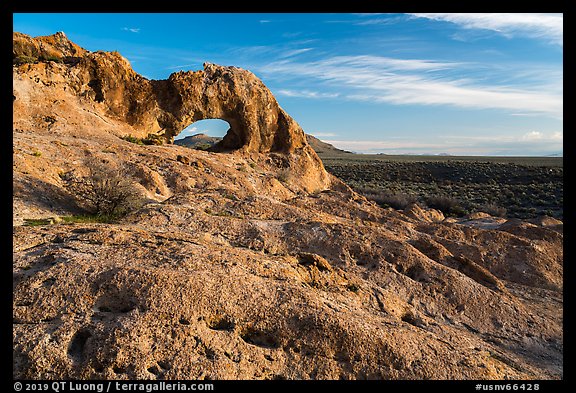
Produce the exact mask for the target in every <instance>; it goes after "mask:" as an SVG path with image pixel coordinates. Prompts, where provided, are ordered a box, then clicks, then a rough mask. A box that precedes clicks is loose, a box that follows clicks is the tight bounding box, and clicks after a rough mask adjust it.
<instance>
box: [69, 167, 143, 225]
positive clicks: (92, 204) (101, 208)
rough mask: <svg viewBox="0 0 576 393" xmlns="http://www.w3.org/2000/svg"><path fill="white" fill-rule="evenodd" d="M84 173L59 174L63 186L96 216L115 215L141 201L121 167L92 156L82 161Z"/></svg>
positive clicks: (126, 211) (122, 212)
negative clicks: (86, 170) (81, 174)
mask: <svg viewBox="0 0 576 393" xmlns="http://www.w3.org/2000/svg"><path fill="white" fill-rule="evenodd" d="M85 165H86V168H87V169H88V174H87V175H86V176H83V177H80V176H77V175H76V174H75V173H73V172H68V173H65V174H63V175H61V178H62V180H63V181H64V185H65V187H66V189H67V190H68V191H69V192H70V193H71V194H72V195H73V196H74V197H75V198H76V199H77V200H78V202H79V203H80V205H82V206H83V207H84V208H85V209H86V210H87V211H88V212H90V213H92V214H95V215H97V216H113V217H119V216H122V215H125V214H127V213H129V212H130V211H133V210H135V209H137V208H138V207H140V206H141V205H142V203H143V198H142V195H141V193H140V192H139V191H138V189H137V188H136V187H135V184H134V183H135V181H134V180H133V179H132V177H131V175H130V173H129V172H128V170H127V169H126V168H125V167H120V168H114V167H112V166H110V165H109V164H106V163H105V162H103V161H101V160H97V159H95V158H89V159H87V160H86V161H85Z"/></svg>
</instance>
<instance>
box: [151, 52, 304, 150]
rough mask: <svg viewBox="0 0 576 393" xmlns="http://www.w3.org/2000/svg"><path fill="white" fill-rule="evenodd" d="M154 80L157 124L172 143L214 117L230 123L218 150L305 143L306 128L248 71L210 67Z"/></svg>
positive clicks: (292, 146) (289, 147)
mask: <svg viewBox="0 0 576 393" xmlns="http://www.w3.org/2000/svg"><path fill="white" fill-rule="evenodd" d="M152 82H153V83H152V88H153V90H154V93H155V94H154V96H155V97H156V99H157V101H158V106H159V107H160V108H161V109H162V112H161V113H160V116H158V124H159V125H160V126H161V127H162V128H163V130H164V135H165V137H166V138H167V139H168V140H172V139H173V138H174V136H176V135H178V133H179V132H180V131H181V130H183V129H184V128H185V127H186V126H187V125H189V124H192V123H194V122H196V121H199V120H204V119H214V118H216V119H222V120H225V121H227V122H228V123H229V124H230V130H229V131H228V133H227V134H226V136H225V137H224V139H223V140H222V142H220V143H219V144H218V146H217V147H216V149H217V150H222V151H226V150H242V151H245V152H260V153H262V152H293V151H295V150H296V149H300V148H303V147H304V146H306V145H307V143H306V138H305V136H304V131H303V130H302V128H300V126H299V125H298V123H296V122H295V121H294V120H293V119H292V118H291V117H290V116H289V115H288V114H287V113H286V112H284V110H283V109H282V108H281V107H280V105H278V102H277V101H276V99H275V98H274V96H273V95H272V93H271V92H270V90H268V88H267V87H266V86H265V85H264V83H262V81H261V80H260V79H258V78H257V77H256V76H255V75H254V74H253V73H251V72H250V71H246V70H243V69H241V68H237V67H225V66H219V65H216V64H210V63H207V64H204V70H202V71H194V72H192V71H188V72H177V73H174V74H172V75H170V77H169V78H168V79H167V80H165V81H152ZM166 92H168V93H169V94H166Z"/></svg>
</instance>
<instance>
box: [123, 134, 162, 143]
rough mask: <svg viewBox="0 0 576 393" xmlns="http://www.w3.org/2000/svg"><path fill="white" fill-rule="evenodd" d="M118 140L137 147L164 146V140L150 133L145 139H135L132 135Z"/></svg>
mask: <svg viewBox="0 0 576 393" xmlns="http://www.w3.org/2000/svg"><path fill="white" fill-rule="evenodd" d="M120 138H121V139H124V140H125V141H127V142H130V143H135V144H137V145H163V144H164V139H163V137H162V136H161V135H158V134H152V133H150V134H148V136H146V138H137V137H135V136H132V135H127V136H123V137H120Z"/></svg>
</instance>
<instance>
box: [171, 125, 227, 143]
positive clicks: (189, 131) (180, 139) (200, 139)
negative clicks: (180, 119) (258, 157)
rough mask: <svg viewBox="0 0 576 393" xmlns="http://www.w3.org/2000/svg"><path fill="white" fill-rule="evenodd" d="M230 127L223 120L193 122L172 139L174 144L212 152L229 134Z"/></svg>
mask: <svg viewBox="0 0 576 393" xmlns="http://www.w3.org/2000/svg"><path fill="white" fill-rule="evenodd" d="M230 129H231V125H230V123H228V122H227V121H226V120H223V119H203V120H198V121H195V122H194V123H192V124H190V125H189V126H188V127H186V128H185V129H183V130H182V131H180V133H179V134H178V135H176V136H175V137H174V144H176V145H180V146H186V147H190V148H194V149H199V150H209V149H210V150H212V148H213V147H214V146H215V145H216V144H218V143H219V142H221V141H222V139H224V137H225V136H226V135H227V134H228V133H229V132H230Z"/></svg>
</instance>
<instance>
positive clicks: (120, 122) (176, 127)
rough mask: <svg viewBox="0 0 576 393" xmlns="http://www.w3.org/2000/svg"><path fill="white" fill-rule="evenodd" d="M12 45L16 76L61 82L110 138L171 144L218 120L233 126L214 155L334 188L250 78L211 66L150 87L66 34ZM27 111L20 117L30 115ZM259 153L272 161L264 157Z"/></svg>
mask: <svg viewBox="0 0 576 393" xmlns="http://www.w3.org/2000/svg"><path fill="white" fill-rule="evenodd" d="M13 41H14V44H13V58H14V61H15V64H16V65H17V68H16V74H20V73H21V75H23V77H24V76H25V75H26V73H27V72H29V71H27V70H30V69H34V70H35V71H34V72H38V73H39V74H42V75H43V76H42V78H46V79H52V80H57V81H58V83H55V84H54V85H53V86H52V87H50V89H52V90H58V91H59V93H58V94H64V91H66V93H65V94H72V95H74V96H76V98H77V99H78V105H79V106H80V107H83V109H82V111H79V112H78V114H79V115H81V116H87V115H86V113H90V114H93V115H94V117H96V118H98V119H99V120H101V121H102V122H103V123H105V124H106V126H105V127H108V126H109V125H110V124H115V126H114V127H111V128H113V129H114V131H110V132H111V133H114V134H116V135H119V136H124V135H128V134H130V135H133V136H137V137H145V136H147V135H148V134H157V135H163V136H164V138H165V139H166V141H167V142H173V140H174V137H175V136H176V135H178V134H179V133H180V132H181V131H182V130H183V129H184V128H186V127H187V126H188V125H190V124H192V123H194V122H195V121H198V120H203V119H211V118H218V119H222V120H225V121H227V122H228V123H229V124H230V130H229V131H228V133H227V135H226V136H225V137H224V138H223V140H222V141H221V142H219V143H218V144H217V145H216V146H215V147H214V149H213V150H215V151H234V152H235V153H236V154H242V155H247V156H251V157H252V158H257V159H259V160H262V161H270V162H272V163H273V164H274V163H278V162H282V165H281V167H282V168H290V171H291V175H292V176H291V178H293V179H294V181H293V182H292V183H293V185H294V187H295V188H299V189H304V190H306V191H317V190H321V189H326V188H327V187H329V186H330V185H331V183H332V180H331V177H330V176H329V175H328V173H327V172H326V170H325V169H324V166H323V164H322V161H321V160H320V158H319V157H318V156H317V155H316V153H315V152H314V150H313V149H312V148H311V147H310V146H309V145H308V143H307V142H306V137H305V134H304V131H303V130H302V128H301V127H300V126H299V125H298V123H296V121H294V120H293V119H292V118H291V117H290V116H289V115H288V114H287V113H286V112H285V111H284V110H283V109H282V108H281V107H280V105H279V104H278V102H277V101H276V99H275V98H274V95H273V94H272V92H270V90H268V88H267V87H266V86H265V85H264V83H263V82H262V81H261V80H260V79H259V78H258V77H256V76H255V75H254V74H253V73H252V72H250V71H247V70H244V69H241V68H238V67H232V66H220V65H216V64H211V63H205V64H204V69H203V70H199V71H186V72H184V71H180V72H176V73H173V74H171V75H170V76H169V78H168V79H165V80H149V79H147V78H145V77H143V76H142V75H139V74H138V73H136V72H135V71H134V70H133V69H132V67H131V65H130V63H129V62H128V60H126V59H125V58H124V57H122V56H121V55H120V54H119V53H118V52H102V51H98V52H89V51H86V50H84V49H82V48H80V47H78V46H77V45H75V44H73V43H72V42H71V41H69V40H68V38H67V37H66V36H65V35H64V34H63V33H59V34H55V35H53V36H44V37H36V38H32V37H29V36H27V35H25V34H20V33H14V34H13ZM32 57H33V58H32ZM23 58H24V59H28V60H30V59H31V60H33V61H31V63H30V64H22V65H18V64H19V63H18V62H17V60H18V59H23ZM42 59H44V60H42ZM45 59H52V60H53V59H57V60H59V61H58V62H53V61H51V60H50V61H48V60H45ZM71 59H73V61H72V60H71ZM28 60H26V61H28ZM38 61H40V63H37V62H38ZM44 94H46V92H44ZM15 96H16V95H15ZM16 102H19V100H18V97H16ZM22 105H23V107H22V109H21V110H23V111H24V112H27V111H28V112H29V111H30V109H31V108H27V107H26V105H24V104H22ZM34 108H35V109H34V110H35V111H36V112H37V111H39V110H40V109H39V108H37V107H34ZM71 110H72V109H71ZM46 111H47V113H46V116H48V115H49V116H57V115H58V117H60V118H62V119H66V118H69V117H70V116H69V115H70V114H69V113H63V114H62V115H61V116H60V115H59V113H58V109H57V107H54V106H50V107H49V108H46ZM24 112H23V113H24ZM36 115H37V114H36ZM82 124H83V122H82V121H79V122H75V123H74V124H73V126H74V129H75V130H77V132H81V131H80V130H81V129H82V127H83V126H82ZM125 126H126V127H125ZM86 127H87V128H88V129H89V128H90V126H86ZM85 131H87V132H90V130H85ZM260 153H271V154H270V155H269V156H268V157H266V156H264V155H261V154H260Z"/></svg>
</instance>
